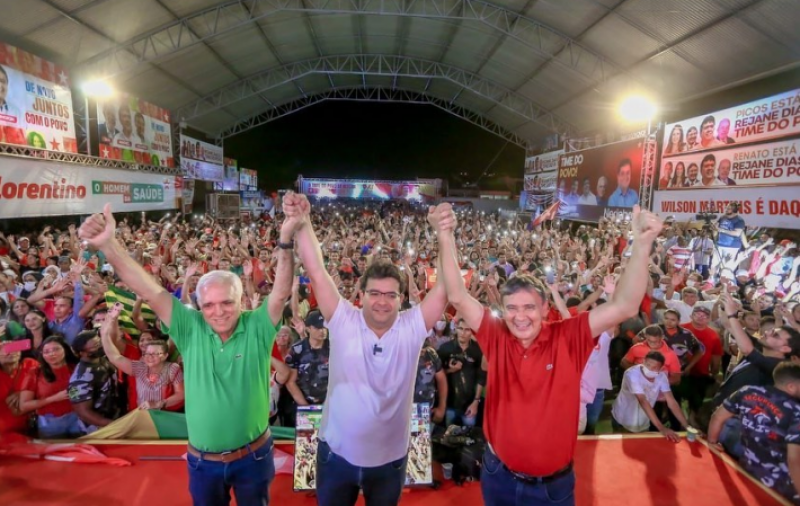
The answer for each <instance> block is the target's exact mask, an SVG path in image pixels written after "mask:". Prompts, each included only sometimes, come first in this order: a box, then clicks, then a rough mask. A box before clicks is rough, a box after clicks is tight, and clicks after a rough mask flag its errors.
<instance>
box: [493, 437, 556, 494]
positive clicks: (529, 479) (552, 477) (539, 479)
mask: <svg viewBox="0 0 800 506" xmlns="http://www.w3.org/2000/svg"><path fill="white" fill-rule="evenodd" d="M488 449H489V451H490V452H492V453H494V456H495V457H497V454H496V453H495V452H494V449H492V447H491V446H489V447H488ZM497 460H499V461H500V464H501V465H502V466H503V469H505V470H506V471H508V472H509V473H510V474H511V476H513V477H514V479H515V480H518V481H521V482H523V483H530V484H534V485H536V484H540V483H551V482H554V481H556V480H557V479H559V478H563V477H564V476H566V475H568V474H569V473H571V472H572V462H570V463H569V464H567V465H566V466H564V467H562V468H561V469H559V470H558V471H556V472H554V473H553V474H548V475H547V476H531V475H530V474H525V473H520V472H517V471H514V470H512V469H509V468H508V466H507V465H505V464H504V463H503V461H502V460H500V457H497Z"/></svg>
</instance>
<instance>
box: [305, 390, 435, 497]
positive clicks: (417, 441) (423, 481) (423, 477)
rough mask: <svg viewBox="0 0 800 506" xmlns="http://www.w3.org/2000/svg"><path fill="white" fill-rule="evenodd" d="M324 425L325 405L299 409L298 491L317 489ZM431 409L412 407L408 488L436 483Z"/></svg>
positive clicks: (415, 405)
mask: <svg viewBox="0 0 800 506" xmlns="http://www.w3.org/2000/svg"><path fill="white" fill-rule="evenodd" d="M321 425H322V406H320V405H312V406H298V407H297V417H296V421H295V427H296V432H295V443H294V485H293V488H294V490H295V492H300V491H308V490H316V488H317V445H318V443H319V429H320V426H321ZM430 426H431V408H430V404H428V403H427V402H421V403H415V404H413V405H412V406H411V425H410V434H409V446H408V465H407V467H406V481H405V485H406V486H411V485H430V484H432V483H433V471H432V468H431V465H432V458H431V433H430Z"/></svg>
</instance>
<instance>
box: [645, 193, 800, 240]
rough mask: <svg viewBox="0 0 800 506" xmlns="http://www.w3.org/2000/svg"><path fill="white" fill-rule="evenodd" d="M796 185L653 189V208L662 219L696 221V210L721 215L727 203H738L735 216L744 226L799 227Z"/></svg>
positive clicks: (799, 215)
mask: <svg viewBox="0 0 800 506" xmlns="http://www.w3.org/2000/svg"><path fill="white" fill-rule="evenodd" d="M798 189H800V187H798V186H776V187H774V188H770V189H769V192H766V191H764V189H763V188H748V187H738V186H730V187H727V188H724V189H722V190H724V191H695V190H693V189H691V188H688V189H683V190H670V191H659V192H655V194H654V196H653V211H654V212H655V213H656V214H658V215H659V216H661V217H662V218H667V217H670V216H672V217H674V218H675V219H676V220H678V221H698V220H697V218H696V215H697V214H699V213H712V214H716V215H721V214H723V213H724V212H725V206H727V205H728V204H729V203H730V202H738V203H739V204H740V206H741V207H740V209H739V216H741V217H742V219H743V220H744V221H745V223H746V224H747V226H748V227H770V228H788V229H796V230H797V229H800V192H798Z"/></svg>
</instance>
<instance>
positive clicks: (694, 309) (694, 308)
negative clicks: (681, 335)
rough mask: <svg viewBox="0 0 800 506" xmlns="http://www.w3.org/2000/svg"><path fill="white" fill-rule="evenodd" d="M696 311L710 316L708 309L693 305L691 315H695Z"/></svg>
mask: <svg viewBox="0 0 800 506" xmlns="http://www.w3.org/2000/svg"><path fill="white" fill-rule="evenodd" d="M698 311H701V312H703V313H705V314H707V315H710V314H711V310H710V309H708V308H707V307H706V306H701V305H699V304H695V305H694V307H693V308H692V313H696V312H698Z"/></svg>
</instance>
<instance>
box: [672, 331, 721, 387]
mask: <svg viewBox="0 0 800 506" xmlns="http://www.w3.org/2000/svg"><path fill="white" fill-rule="evenodd" d="M681 327H683V328H685V329H686V330H688V331H689V332H691V333H692V334H694V337H696V338H697V340H698V341H700V344H702V345H703V350H704V351H705V353H703V357H702V358H701V359H700V360H699V361H698V362H697V363H696V364H695V365H694V367H693V368H692V370H691V372H690V373H689V374H690V375H691V376H711V359H712V358H713V357H721V356H722V354H723V353H724V351H723V349H722V341H721V340H720V338H719V334H717V331H716V330H714V329H712V328H711V327H706V328H704V329H702V330H700V329H698V328H696V327H695V326H694V325H692V324H691V323H684V324H683V325H681Z"/></svg>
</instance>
